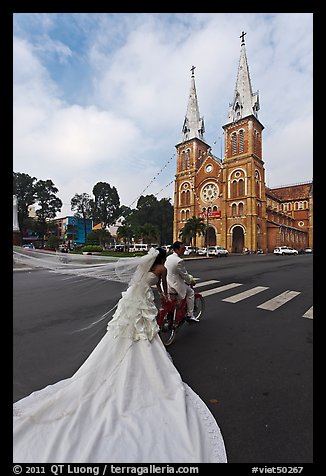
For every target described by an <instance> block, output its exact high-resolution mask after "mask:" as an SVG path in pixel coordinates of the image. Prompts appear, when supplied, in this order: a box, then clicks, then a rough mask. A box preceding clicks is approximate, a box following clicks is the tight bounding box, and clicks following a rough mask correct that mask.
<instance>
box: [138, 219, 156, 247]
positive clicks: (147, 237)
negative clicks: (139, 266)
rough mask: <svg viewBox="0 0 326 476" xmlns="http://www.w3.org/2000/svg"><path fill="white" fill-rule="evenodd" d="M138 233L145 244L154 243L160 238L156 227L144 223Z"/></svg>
mask: <svg viewBox="0 0 326 476" xmlns="http://www.w3.org/2000/svg"><path fill="white" fill-rule="evenodd" d="M140 233H141V237H142V242H143V243H147V244H152V243H156V242H157V240H158V238H159V236H160V232H159V229H158V227H157V226H156V225H152V224H151V223H145V225H142V226H141V227H140Z"/></svg>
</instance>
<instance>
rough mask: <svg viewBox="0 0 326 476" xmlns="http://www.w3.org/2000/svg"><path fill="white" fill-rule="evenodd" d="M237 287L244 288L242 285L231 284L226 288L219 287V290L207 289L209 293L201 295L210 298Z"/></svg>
mask: <svg viewBox="0 0 326 476" xmlns="http://www.w3.org/2000/svg"><path fill="white" fill-rule="evenodd" d="M237 286H242V284H240V283H230V284H226V285H225V286H219V287H218V288H214V289H207V291H203V292H202V293H201V295H202V296H204V297H205V296H210V295H211V294H216V293H221V292H222V291H226V290H227V289H232V288H236V287H237Z"/></svg>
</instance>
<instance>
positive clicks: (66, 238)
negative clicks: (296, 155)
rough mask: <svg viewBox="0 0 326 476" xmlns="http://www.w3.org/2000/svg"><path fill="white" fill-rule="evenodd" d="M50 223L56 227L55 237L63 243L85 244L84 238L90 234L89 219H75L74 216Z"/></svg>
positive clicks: (90, 222) (90, 225) (91, 221)
mask: <svg viewBox="0 0 326 476" xmlns="http://www.w3.org/2000/svg"><path fill="white" fill-rule="evenodd" d="M51 223H54V224H56V225H57V236H58V238H59V239H60V240H61V241H62V242H63V243H68V244H69V245H73V244H85V243H86V236H87V235H88V234H89V233H91V232H92V227H93V220H91V219H90V218H86V220H84V219H83V218H77V217H75V216H66V217H63V218H56V219H54V220H51Z"/></svg>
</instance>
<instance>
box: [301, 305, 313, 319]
mask: <svg viewBox="0 0 326 476" xmlns="http://www.w3.org/2000/svg"><path fill="white" fill-rule="evenodd" d="M313 309H314V307H313V306H311V308H310V309H308V311H307V312H305V313H304V315H303V316H302V317H305V318H306V319H313V318H314V312H313Z"/></svg>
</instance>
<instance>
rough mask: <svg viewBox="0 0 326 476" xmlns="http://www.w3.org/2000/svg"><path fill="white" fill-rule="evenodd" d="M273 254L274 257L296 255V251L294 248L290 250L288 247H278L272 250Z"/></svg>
mask: <svg viewBox="0 0 326 476" xmlns="http://www.w3.org/2000/svg"><path fill="white" fill-rule="evenodd" d="M274 254H275V255H297V254H299V253H298V250H295V249H294V248H290V247H289V246H278V247H277V248H275V249H274Z"/></svg>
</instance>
